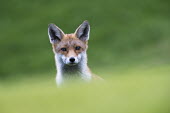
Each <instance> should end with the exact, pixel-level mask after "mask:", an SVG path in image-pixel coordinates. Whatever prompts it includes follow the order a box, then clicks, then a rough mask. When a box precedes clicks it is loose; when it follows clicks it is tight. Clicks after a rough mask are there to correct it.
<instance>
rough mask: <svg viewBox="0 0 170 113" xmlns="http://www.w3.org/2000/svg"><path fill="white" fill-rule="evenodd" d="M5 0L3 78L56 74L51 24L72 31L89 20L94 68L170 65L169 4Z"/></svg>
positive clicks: (0, 34)
mask: <svg viewBox="0 0 170 113" xmlns="http://www.w3.org/2000/svg"><path fill="white" fill-rule="evenodd" d="M0 2H1V3H0V8H1V10H0V14H1V18H0V25H1V27H0V51H1V55H0V62H1V65H0V77H1V78H5V77H11V76H12V75H17V74H24V75H29V74H28V73H30V74H33V73H38V74H37V75H39V74H40V73H51V72H55V67H54V60H53V53H52V51H51V45H50V43H49V40H48V36H47V25H48V24H49V23H55V24H57V25H58V26H59V27H61V29H63V31H64V32H65V33H71V32H74V30H75V29H76V28H77V27H78V26H79V24H81V22H82V21H83V20H89V21H90V24H91V37H90V41H89V50H88V56H89V65H90V66H91V67H92V68H93V69H95V68H102V67H103V66H108V67H113V69H114V67H115V66H119V65H120V66H121V65H124V64H125V65H126V64H127V62H128V63H129V64H141V63H142V64H146V65H148V64H153V63H154V64H155V65H164V64H169V63H170V60H169V57H170V53H169V50H170V46H169V43H170V38H169V37H170V32H169V29H170V13H169V10H170V7H169V5H170V2H169V1H168V0H161V1H160V0H149V1H148V0H142V1H141V0H100V1H98V0H86V1H84V0H74V1H61V0H50V1H47V0H41V1H38V0H37V1H33V0H29V1H23V0H8V1H5V0H1V1H0ZM96 58H97V60H96ZM99 64H100V65H99ZM94 67H95V68H94ZM25 73H27V74H25Z"/></svg>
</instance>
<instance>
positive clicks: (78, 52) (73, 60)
mask: <svg viewBox="0 0 170 113" xmlns="http://www.w3.org/2000/svg"><path fill="white" fill-rule="evenodd" d="M89 32H90V25H89V23H88V22H87V21H84V22H83V23H82V24H81V25H80V26H79V27H78V28H77V29H76V31H75V33H73V34H65V33H64V32H63V31H62V30H61V29H60V28H59V27H57V26H56V25H55V24H49V27H48V35H49V39H50V42H51V44H52V47H53V52H54V54H55V55H56V56H57V59H58V60H59V61H60V62H61V63H63V64H66V65H68V66H74V65H77V64H79V63H80V62H81V61H82V60H83V58H84V57H86V50H87V48H88V46H87V41H88V40H89Z"/></svg>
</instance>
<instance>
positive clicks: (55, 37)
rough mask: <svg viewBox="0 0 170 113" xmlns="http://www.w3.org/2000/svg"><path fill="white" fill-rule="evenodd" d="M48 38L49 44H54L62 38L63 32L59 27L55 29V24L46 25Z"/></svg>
mask: <svg viewBox="0 0 170 113" xmlns="http://www.w3.org/2000/svg"><path fill="white" fill-rule="evenodd" d="M48 36H49V39H50V43H51V44H54V43H56V42H58V41H60V40H61V39H62V38H63V36H64V32H63V31H62V30H61V29H60V28H59V27H57V26H56V25H55V24H49V25H48Z"/></svg>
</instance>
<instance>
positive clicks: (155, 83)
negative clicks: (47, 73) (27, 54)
mask: <svg viewBox="0 0 170 113" xmlns="http://www.w3.org/2000/svg"><path fill="white" fill-rule="evenodd" d="M169 70H170V67H168V66H167V67H155V68H153V69H141V68H133V69H127V70H124V71H123V72H120V71H119V72H115V73H113V72H111V71H108V70H106V71H105V72H103V73H101V75H102V74H104V73H105V74H109V75H111V76H109V77H108V78H105V79H106V80H105V81H104V82H93V83H87V84H84V83H72V84H68V85H65V86H63V87H62V88H57V87H56V85H55V81H54V78H53V77H54V76H53V77H48V78H47V77H43V78H37V79H36V78H35V77H33V78H29V79H28V78H27V79H26V78H23V79H20V80H11V82H9V81H8V82H5V81H3V82H1V83H0V91H1V93H0V113H169V112H170V108H169V106H170V104H169V100H170V96H169V89H170V83H169V80H170V76H169V74H170V72H169ZM16 81H17V82H16Z"/></svg>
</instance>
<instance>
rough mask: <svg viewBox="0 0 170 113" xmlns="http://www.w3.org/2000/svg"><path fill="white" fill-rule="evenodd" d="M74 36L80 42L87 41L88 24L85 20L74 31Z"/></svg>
mask: <svg viewBox="0 0 170 113" xmlns="http://www.w3.org/2000/svg"><path fill="white" fill-rule="evenodd" d="M75 34H76V36H77V38H79V39H80V40H82V41H87V40H89V34H90V24H89V22H88V21H87V20H86V21H84V22H83V23H82V24H81V25H80V26H79V27H78V28H77V29H76V31H75Z"/></svg>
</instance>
